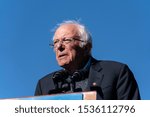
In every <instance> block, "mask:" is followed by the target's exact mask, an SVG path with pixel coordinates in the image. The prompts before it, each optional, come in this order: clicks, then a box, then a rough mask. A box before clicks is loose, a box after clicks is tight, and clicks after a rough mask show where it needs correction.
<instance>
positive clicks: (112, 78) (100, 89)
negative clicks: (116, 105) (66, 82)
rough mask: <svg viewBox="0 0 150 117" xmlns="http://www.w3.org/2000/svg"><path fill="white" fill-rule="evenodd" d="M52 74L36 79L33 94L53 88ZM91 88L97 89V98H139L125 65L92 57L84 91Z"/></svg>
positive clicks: (47, 92) (134, 83)
mask: <svg viewBox="0 0 150 117" xmlns="http://www.w3.org/2000/svg"><path fill="white" fill-rule="evenodd" d="M53 74H54V73H51V74H48V75H47V76H45V77H44V78H42V79H40V80H39V81H38V84H37V87H36V91H35V95H47V94H49V91H50V90H52V89H54V88H55V86H54V82H53V80H52V76H53ZM93 84H94V86H93ZM91 90H96V91H97V99H99V100H100V99H104V100H138V99H140V94H139V89H138V85H137V82H136V80H135V78H134V75H133V73H132V72H131V70H130V69H129V68H128V66H127V65H125V64H122V63H119V62H114V61H97V60H95V59H93V58H92V63H91V66H90V71H89V77H88V85H87V86H86V90H85V91H91Z"/></svg>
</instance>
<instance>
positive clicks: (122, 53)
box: [0, 0, 150, 99]
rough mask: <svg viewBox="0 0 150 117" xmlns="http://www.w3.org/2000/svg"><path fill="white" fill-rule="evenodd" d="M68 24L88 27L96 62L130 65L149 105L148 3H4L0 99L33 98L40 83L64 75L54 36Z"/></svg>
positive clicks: (0, 5)
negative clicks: (55, 74)
mask: <svg viewBox="0 0 150 117" xmlns="http://www.w3.org/2000/svg"><path fill="white" fill-rule="evenodd" d="M69 19H73V20H80V21H81V23H83V24H85V25H86V26H87V27H88V29H89V31H90V32H91V34H92V36H93V50H92V53H93V56H94V57H95V58H97V59H102V60H114V61H119V62H123V63H126V64H128V66H129V67H130V69H131V70H132V71H133V73H134V75H135V78H136V80H137V82H138V84H139V88H140V93H141V97H142V99H150V93H149V89H150V68H149V67H150V1H149V0H0V98H13V97H24V96H33V95H34V90H35V87H36V84H37V81H38V80H39V79H40V78H41V77H43V76H45V75H46V74H48V73H50V72H52V71H55V70H58V69H60V67H59V66H58V65H57V62H56V60H55V54H54V52H53V50H52V49H51V48H50V47H49V43H50V42H51V38H52V36H53V32H52V31H51V30H52V29H53V28H54V27H55V25H56V24H57V23H60V22H61V21H63V20H69Z"/></svg>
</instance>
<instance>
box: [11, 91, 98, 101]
mask: <svg viewBox="0 0 150 117" xmlns="http://www.w3.org/2000/svg"><path fill="white" fill-rule="evenodd" d="M11 99H14V100H96V92H95V91H88V92H79V93H63V94H55V95H54V94H52V95H42V96H32V97H21V98H11Z"/></svg>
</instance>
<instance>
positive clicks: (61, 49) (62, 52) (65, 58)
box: [54, 24, 83, 68]
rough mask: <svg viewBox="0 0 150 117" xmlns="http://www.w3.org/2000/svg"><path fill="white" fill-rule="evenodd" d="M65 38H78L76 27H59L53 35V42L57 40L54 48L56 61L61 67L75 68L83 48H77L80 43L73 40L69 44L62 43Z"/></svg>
mask: <svg viewBox="0 0 150 117" xmlns="http://www.w3.org/2000/svg"><path fill="white" fill-rule="evenodd" d="M67 38H78V39H80V38H79V32H78V30H77V27H76V26H75V25H73V24H65V25H62V26H61V27H59V28H58V29H57V30H56V32H55V34H54V42H55V41H56V40H57V41H59V43H57V47H55V48H54V51H55V53H56V60H57V62H58V64H59V65H60V66H62V67H68V66H69V68H70V66H77V64H78V63H80V61H81V57H82V56H83V55H82V52H83V48H81V47H80V46H79V44H80V41H77V40H74V41H71V42H70V43H67V44H66V43H65V42H62V40H65V39H67Z"/></svg>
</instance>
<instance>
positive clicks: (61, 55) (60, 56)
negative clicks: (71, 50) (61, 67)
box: [58, 54, 67, 59]
mask: <svg viewBox="0 0 150 117" xmlns="http://www.w3.org/2000/svg"><path fill="white" fill-rule="evenodd" d="M66 56H67V54H60V55H59V56H58V58H59V59H62V58H64V57H66Z"/></svg>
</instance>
